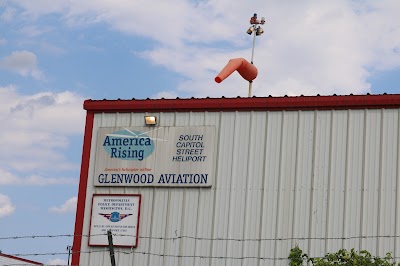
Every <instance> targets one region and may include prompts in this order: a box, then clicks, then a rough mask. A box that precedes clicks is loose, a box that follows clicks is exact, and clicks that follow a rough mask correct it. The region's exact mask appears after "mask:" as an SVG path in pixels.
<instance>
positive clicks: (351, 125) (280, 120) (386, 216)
mask: <svg viewBox="0 0 400 266" xmlns="http://www.w3.org/2000/svg"><path fill="white" fill-rule="evenodd" d="M146 114H147V113H114V114H96V115H95V119H94V129H93V139H92V151H91V157H90V164H91V165H94V160H95V149H94V147H95V143H96V141H97V134H96V133H97V128H98V127H100V126H102V127H105V126H132V127H133V126H143V116H144V115H146ZM154 115H156V116H157V117H158V121H159V126H188V125H193V126H203V125H204V126H208V125H213V126H215V127H216V132H217V134H216V136H217V141H216V158H217V162H216V168H215V179H214V184H213V186H212V188H184V189H180V188H108V187H93V175H94V171H93V168H92V167H91V168H90V169H89V182H88V190H87V198H86V208H85V217H86V219H85V220H84V226H83V235H87V234H88V233H89V232H88V230H89V222H90V221H89V217H90V210H91V199H92V195H93V194H94V193H116V194H119V193H140V194H142V205H141V216H140V229H139V234H140V236H142V238H139V244H138V247H137V248H136V249H134V250H130V249H126V248H125V249H121V248H117V249H116V251H117V255H116V260H117V263H118V265H287V260H286V259H285V258H287V257H288V255H289V251H290V249H291V248H292V247H294V246H295V245H299V247H300V248H301V249H303V251H304V252H306V253H308V254H309V255H311V256H322V255H324V254H325V253H326V252H335V251H337V250H338V249H340V248H342V247H343V248H355V249H356V250H361V249H367V250H369V251H370V252H372V253H373V254H375V255H379V256H384V255H385V253H386V252H388V251H391V252H393V253H394V256H400V250H399V247H400V245H399V244H400V243H399V238H395V237H394V236H396V235H399V229H400V219H399V215H400V214H399V211H398V206H400V205H399V204H400V197H399V195H398V191H399V185H400V184H399V178H400V170H399V160H400V154H399V153H400V141H399V135H400V133H399V123H400V122H399V119H400V115H399V109H390V110H384V109H382V110H343V111H276V112H186V113H185V112H179V113H156V114H154ZM376 236H382V237H379V238H378V237H376ZM174 237H180V238H178V239H174V240H172V239H171V238H174ZM106 250H107V248H89V247H88V246H87V239H86V238H84V240H83V243H82V250H81V251H82V252H83V253H82V254H81V257H80V258H81V261H80V265H110V259H109V255H108V253H107V252H92V251H106ZM118 251H122V252H125V253H130V252H132V253H131V254H123V253H118ZM85 252H88V253H85Z"/></svg>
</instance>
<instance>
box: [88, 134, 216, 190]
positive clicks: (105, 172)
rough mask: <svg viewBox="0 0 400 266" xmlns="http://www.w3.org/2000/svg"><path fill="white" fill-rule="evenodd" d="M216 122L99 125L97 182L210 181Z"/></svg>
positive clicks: (195, 183)
mask: <svg viewBox="0 0 400 266" xmlns="http://www.w3.org/2000/svg"><path fill="white" fill-rule="evenodd" d="M214 148H215V127H213V126H201V127H200V126H191V127H154V128H149V127H134V128H132V127H101V128H99V129H98V132H97V147H96V163H95V177H94V184H95V186H160V187H163V186H174V187H199V186H201V187H210V186H211V185H212V180H213V175H214Z"/></svg>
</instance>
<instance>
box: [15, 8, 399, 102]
mask: <svg viewBox="0 0 400 266" xmlns="http://www.w3.org/2000/svg"><path fill="white" fill-rule="evenodd" d="M62 2H63V3H60V2H57V3H54V1H45V0H41V1H35V3H32V2H30V1H18V3H19V4H20V6H22V7H23V8H24V9H25V10H26V11H25V13H26V14H30V15H31V16H32V17H37V16H40V15H43V14H50V13H60V14H61V15H62V17H63V19H64V20H65V21H66V23H67V24H69V25H74V26H82V25H84V26H87V25H91V24H93V23H107V24H109V25H110V26H111V27H112V28H113V29H116V30H118V31H121V32H123V33H126V34H134V35H140V36H144V37H147V38H149V39H152V40H154V41H156V44H155V45H154V47H155V48H154V49H149V50H147V51H143V52H142V53H139V54H141V56H143V57H145V58H147V59H148V60H150V61H151V62H153V63H154V64H157V65H161V66H164V67H166V68H168V69H170V70H172V71H174V72H176V73H179V74H181V75H182V76H184V77H185V78H186V80H185V81H184V82H182V83H181V84H180V85H179V86H178V88H177V90H176V92H173V93H176V94H187V95H188V96H192V95H194V96H197V97H202V96H220V95H226V96H234V95H243V96H245V95H247V87H248V83H247V82H245V81H243V80H242V79H241V78H240V77H237V76H238V75H237V74H234V76H233V77H230V78H229V79H228V80H225V81H224V82H223V83H221V84H216V83H214V82H213V79H214V77H215V75H216V74H217V73H218V72H219V71H220V70H221V69H222V67H223V66H224V65H225V64H226V63H227V61H228V60H229V59H231V58H236V57H244V58H247V59H250V55H251V45H252V40H253V39H252V36H249V35H247V34H246V33H245V32H246V30H247V28H248V27H249V26H250V25H249V22H248V21H249V19H250V16H251V15H252V14H253V12H254V8H253V7H254V6H256V7H257V11H258V12H259V16H265V17H266V18H267V23H266V25H264V26H263V27H264V30H265V33H264V35H262V36H260V37H257V39H256V49H255V60H254V62H255V65H256V66H257V67H258V69H259V76H258V77H257V79H256V80H255V82H254V83H253V88H254V92H255V94H256V95H257V96H264V95H269V94H272V95H284V94H291V95H292V94H296V95H298V94H313V95H315V94H317V93H319V94H332V93H337V94H348V93H366V92H369V90H370V84H369V83H368V78H369V76H370V75H371V71H375V70H387V69H393V68H396V67H398V66H400V20H399V19H398V13H399V12H400V2H399V1H397V0H384V1H373V0H370V1H350V0H339V1H330V2H321V1H318V0H309V1H279V2H268V1H262V0H255V1H254V2H252V5H249V4H248V3H247V2H245V1H234V2H232V1H230V0H219V1H183V0H173V1H167V2H165V1H160V0H158V1H153V2H151V3H147V2H146V3H145V2H140V1H122V0H121V1H112V2H110V1H95V0H87V1H79V0H71V1H68V2H67V1H62ZM172 7H173V8H172ZM149 25H151V26H149ZM211 47H212V48H211ZM173 93H172V94H173ZM169 94H171V92H169Z"/></svg>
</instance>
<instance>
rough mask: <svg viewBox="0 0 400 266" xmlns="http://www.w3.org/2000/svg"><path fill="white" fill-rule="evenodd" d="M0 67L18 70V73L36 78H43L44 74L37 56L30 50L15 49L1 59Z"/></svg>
mask: <svg viewBox="0 0 400 266" xmlns="http://www.w3.org/2000/svg"><path fill="white" fill-rule="evenodd" d="M0 68H3V69H6V70H9V71H12V72H16V73H17V74H19V75H21V76H23V77H28V76H31V77H33V78H34V79H38V80H43V79H44V75H43V73H42V72H41V71H40V70H39V68H38V65H37V57H36V55H35V54H34V53H32V52H29V51H14V52H12V53H11V54H10V55H8V56H6V57H3V58H2V59H0Z"/></svg>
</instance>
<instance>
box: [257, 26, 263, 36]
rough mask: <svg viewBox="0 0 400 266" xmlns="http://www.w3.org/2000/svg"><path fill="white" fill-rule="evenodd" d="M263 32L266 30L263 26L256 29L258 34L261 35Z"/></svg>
mask: <svg viewBox="0 0 400 266" xmlns="http://www.w3.org/2000/svg"><path fill="white" fill-rule="evenodd" d="M263 33H264V30H263V29H262V28H261V27H258V28H257V30H256V35H257V36H260V35H261V34H263Z"/></svg>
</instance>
